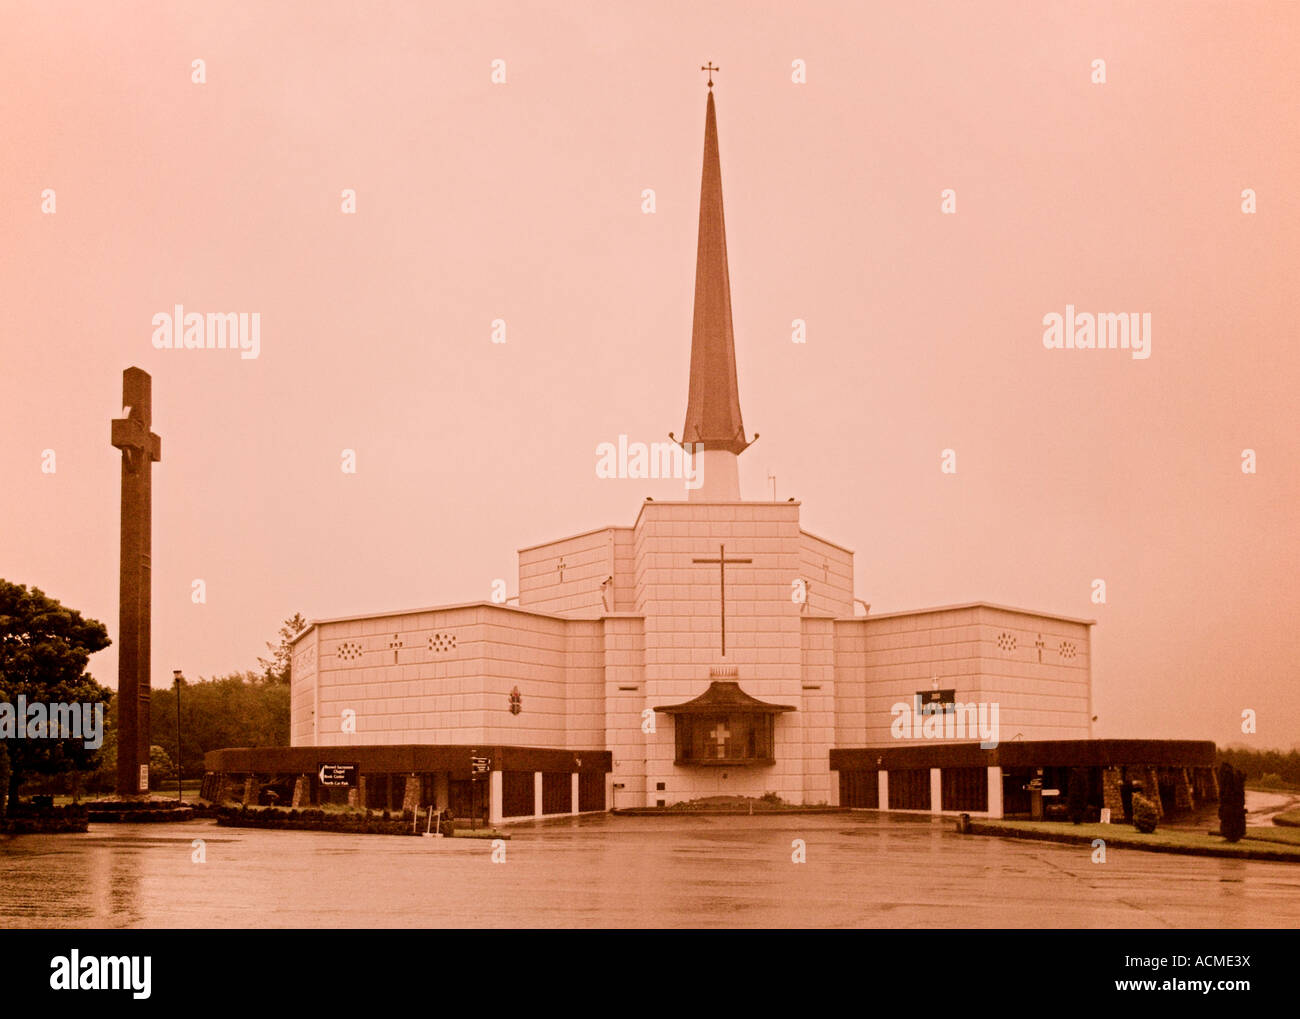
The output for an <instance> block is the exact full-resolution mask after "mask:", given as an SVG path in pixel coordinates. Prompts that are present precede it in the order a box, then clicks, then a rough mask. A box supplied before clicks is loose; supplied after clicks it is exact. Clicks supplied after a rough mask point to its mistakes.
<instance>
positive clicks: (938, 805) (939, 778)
mask: <svg viewBox="0 0 1300 1019" xmlns="http://www.w3.org/2000/svg"><path fill="white" fill-rule="evenodd" d="M942 812H943V769H942V768H931V769H930V813H931V814H939V813H942Z"/></svg>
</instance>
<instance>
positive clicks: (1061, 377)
mask: <svg viewBox="0 0 1300 1019" xmlns="http://www.w3.org/2000/svg"><path fill="white" fill-rule="evenodd" d="M610 6H611V5H603V4H590V5H586V4H577V3H566V4H548V5H543V4H503V5H479V4H475V5H456V6H453V5H449V4H444V5H437V6H435V5H432V4H423V3H420V4H417V3H392V4H365V5H360V4H330V3H320V2H311V3H274V4H225V3H222V4H188V3H187V4H184V5H177V4H173V3H147V4H129V5H119V4H115V5H104V4H98V3H80V4H56V3H40V4H32V3H23V4H17V3H14V2H13V0H5V2H3V3H0V25H2V26H3V31H0V124H3V125H4V130H3V132H2V133H0V134H2V140H0V180H3V187H2V188H0V223H2V226H0V343H2V344H3V348H2V350H3V369H2V374H0V406H2V407H3V421H4V430H5V436H6V439H5V442H4V443H3V445H0V471H2V472H3V473H2V474H0V476H2V477H4V478H5V489H6V497H5V498H4V500H3V502H2V503H0V576H3V577H5V579H7V580H10V581H14V582H19V583H26V584H29V585H36V586H38V587H40V588H42V589H43V590H44V591H46V592H47V593H48V594H50V595H53V596H54V597H57V598H59V599H60V600H62V601H64V602H65V603H66V604H69V605H71V606H73V607H75V608H77V609H79V610H81V611H83V612H84V613H86V614H88V615H90V616H93V617H95V618H98V619H100V620H102V621H103V622H104V623H105V624H106V625H107V626H108V627H109V631H110V633H111V634H112V635H113V636H114V637H116V626H117V555H118V550H117V529H118V473H119V462H120V458H119V454H118V452H117V451H116V450H115V449H113V448H112V447H111V446H110V444H109V421H110V419H111V418H113V417H116V416H119V415H120V413H121V408H120V405H119V398H120V393H121V373H122V370H123V369H124V368H126V367H128V366H129V365H139V366H140V367H142V368H144V369H145V370H146V371H148V372H149V373H151V374H152V376H153V380H154V381H153V389H154V408H155V409H154V430H155V431H156V432H158V433H159V434H160V435H161V436H162V450H163V458H162V462H161V463H159V464H158V465H156V466H155V468H154V532H153V541H154V571H153V581H154V592H153V613H154V616H153V620H154V621H153V626H154V630H153V633H154V641H153V666H154V675H153V680H154V683H155V684H163V683H168V682H170V676H171V670H172V669H173V668H176V667H179V668H183V669H184V670H185V671H186V674H187V675H189V676H190V677H191V678H194V677H197V676H210V675H213V674H219V673H225V672H230V671H234V670H237V669H245V668H251V667H254V666H255V664H256V658H257V656H258V654H259V653H262V652H263V650H264V648H263V643H264V642H265V641H266V640H269V639H271V638H272V637H273V636H274V634H275V631H276V629H277V627H278V626H279V623H280V620H281V619H282V618H283V617H285V616H286V615H289V614H291V613H292V612H294V611H301V612H302V613H304V615H307V616H309V617H329V616H336V615H347V614H355V613H363V612H371V611H380V610H388V609H400V608H413V607H420V606H427V605H435V604H439V603H445V602H461V601H472V600H485V599H487V598H488V597H489V594H490V588H491V584H492V581H493V580H494V579H495V578H498V577H502V578H506V579H507V580H508V582H509V588H510V591H511V593H513V592H514V591H515V590H516V589H517V586H516V581H515V578H516V566H515V558H514V550H515V549H516V548H519V547H522V546H526V545H530V544H533V543H536V542H539V541H543V540H546V539H549V538H553V537H559V536H562V535H565V534H570V533H574V532H578V531H582V530H585V529H588V528H592V527H596V526H600V525H604V524H610V523H613V524H630V523H631V522H632V521H633V519H634V517H635V514H636V510H637V507H638V505H639V503H640V501H641V500H642V498H643V497H644V496H646V495H652V496H654V497H656V498H659V499H666V498H680V497H681V495H682V493H681V488H680V483H676V484H675V483H674V482H671V481H649V482H647V481H636V480H602V479H598V478H597V477H596V473H595V461H596V457H595V447H596V445H597V444H598V443H600V442H606V441H610V442H616V441H617V439H618V436H619V435H620V434H627V435H628V436H629V437H630V438H631V439H632V440H634V441H637V440H639V441H645V442H650V441H657V440H659V439H662V438H664V437H665V434H666V433H667V432H668V431H669V430H676V429H679V428H680V427H681V423H682V418H683V414H684V411H685V405H686V389H687V377H686V372H687V365H688V361H689V356H690V333H691V305H692V299H693V293H694V290H693V279H694V254H695V229H696V215H697V203H698V199H699V174H700V158H701V144H702V135H703V124H704V98H705V89H704V77H703V75H701V74H700V73H699V72H698V71H697V70H696V68H697V67H699V65H700V64H702V63H704V62H705V61H706V60H712V61H713V62H714V63H716V64H718V65H720V66H721V68H722V71H721V73H720V74H718V76H717V78H716V81H717V88H716V94H717V103H718V124H719V134H720V142H721V156H722V173H723V188H724V194H725V198H726V215H727V228H728V248H729V254H730V261H731V282H732V302H733V310H734V316H735V330H736V347H737V357H738V361H739V376H740V392H741V405H742V408H743V410H744V415H745V423H746V425H747V426H748V428H749V430H750V431H758V432H760V433H762V438H761V440H760V441H759V442H758V443H757V444H756V445H754V446H753V447H752V448H751V449H750V450H748V451H747V452H746V453H745V454H744V455H743V456H742V457H741V483H742V488H743V490H744V493H745V495H746V496H747V497H749V498H768V497H770V491H771V488H770V483H769V482H768V481H767V475H768V473H769V472H770V473H775V474H776V475H777V495H778V497H779V498H780V499H782V500H784V499H786V498H788V497H790V496H795V497H797V498H799V499H800V500H802V502H803V525H804V527H805V528H807V529H808V530H810V531H812V532H814V533H816V534H819V535H822V536H824V537H827V538H829V539H831V540H833V541H837V542H839V543H842V544H844V545H846V546H848V547H850V548H852V549H853V550H854V551H855V552H856V566H857V587H858V595H859V596H860V597H862V598H864V599H866V600H867V601H869V602H871V603H872V606H873V611H890V610H895V609H906V608H915V607H921V606H927V605H942V604H949V603H954V602H962V601H970V600H988V601H993V602H998V603H1004V604H1010V605H1016V606H1023V607H1026V608H1034V609H1041V610H1044V611H1050V612H1059V613H1063V614H1066V615H1073V616H1083V617H1088V618H1096V619H1097V620H1098V623H1099V625H1098V626H1097V627H1096V629H1095V630H1094V636H1093V650H1094V660H1093V678H1094V706H1095V710H1096V712H1097V714H1098V715H1099V716H1100V717H1099V722H1098V725H1097V735H1099V736H1135V735H1152V736H1162V737H1189V738H1190V737H1196V738H1211V739H1215V740H1218V741H1220V742H1238V743H1244V744H1247V745H1252V746H1257V747H1290V746H1292V745H1294V744H1296V743H1297V742H1300V724H1298V723H1297V719H1298V718H1300V683H1298V682H1297V679H1298V678H1300V667H1298V666H1297V658H1298V653H1300V638H1298V637H1297V633H1298V632H1300V629H1298V628H1297V625H1296V618H1295V617H1296V613H1297V610H1298V609H1300V595H1297V583H1296V578H1297V575H1300V535H1298V534H1297V526H1296V522H1297V517H1298V516H1300V513H1298V510H1297V507H1298V506H1300V476H1298V474H1297V470H1296V464H1297V462H1298V461H1300V441H1298V439H1297V429H1296V420H1297V414H1296V407H1297V405H1298V397H1297V394H1298V392H1300V354H1298V353H1297V349H1296V338H1297V327H1296V323H1297V321H1298V320H1300V315H1298V312H1300V308H1297V304H1298V303H1300V302H1298V301H1297V296H1296V295H1297V288H1296V270H1297V268H1298V267H1300V243H1298V236H1300V233H1298V230H1297V224H1300V206H1298V203H1297V198H1296V181H1297V180H1300V138H1298V133H1297V131H1296V127H1295V118H1296V111H1297V109H1300V79H1297V77H1296V73H1295V54H1296V53H1298V52H1300V6H1297V5H1294V4H1290V3H1281V2H1277V3H1233V4H1205V3H1198V4H1186V3H1144V4H1141V5H1133V4H1089V5H1086V7H1085V6H1084V5H1076V4H1063V3H1017V4H988V3H982V4H978V5H968V4H964V3H960V4H959V3H945V4H910V3H909V4H901V3H900V4H895V5H889V6H880V5H873V7H872V9H870V10H863V9H862V7H863V6H864V5H858V4H843V5H809V4H797V5H796V4H785V5H778V4H766V5H754V4H752V3H751V4H743V3H719V4H711V5H708V6H707V8H706V9H701V7H702V5H700V4H698V3H696V2H691V3H671V4H657V5H653V6H652V7H645V6H643V5H642V6H637V7H633V6H630V5H626V6H624V7H623V11H622V12H616V11H611V10H610V9H609V8H610ZM196 58H202V59H203V60H205V61H206V64H207V79H208V80H207V83H206V84H204V85H195V84H192V83H191V80H190V76H191V61H192V60H194V59H196ZM1096 58H1102V59H1104V60H1105V61H1106V68H1107V82H1106V84H1104V85H1094V84H1092V83H1091V81H1090V74H1091V68H1090V65H1091V62H1092V61H1093V60H1094V59H1096ZM495 59H501V60H505V61H506V67H507V82H506V84H504V85H493V84H492V83H491V80H490V73H491V62H492V61H493V60H495ZM796 59H801V60H804V61H806V65H807V84H804V85H798V84H794V83H792V82H791V62H792V61H793V60H796ZM45 188H53V189H55V191H56V193H57V212H56V213H55V214H54V215H45V214H42V212H41V192H42V189H45ZM344 188H354V189H355V190H356V192H357V196H358V198H357V201H358V206H357V207H358V211H357V214H356V215H343V214H341V213H340V192H341V191H342V189H344ZM643 188H654V189H655V191H656V195H657V211H656V212H655V214H653V215H645V214H643V213H642V211H641V192H642V189H643ZM944 188H953V189H955V190H956V192H957V214H956V215H955V216H946V215H942V214H941V213H940V192H941V191H942V190H943V189H944ZM1244 188H1253V189H1254V190H1255V191H1256V193H1257V195H1258V213H1257V214H1255V215H1243V214H1242V212H1241V197H1240V196H1241V191H1242V189H1244ZM177 303H180V304H184V305H185V306H186V307H187V309H189V310H194V311H204V312H207V311H246V312H254V311H256V312H260V313H261V317H262V340H261V356H260V357H259V358H258V359H256V360H242V359H240V358H239V357H238V355H237V354H234V353H231V352H229V351H218V350H210V351H192V350H189V351H186V350H182V351H159V350H155V349H153V347H152V345H151V342H150V337H151V334H152V325H151V319H152V316H153V315H154V314H155V313H156V312H160V311H164V310H170V309H171V308H172V306H173V305H175V304H177ZM1067 303H1071V304H1074V305H1076V306H1077V307H1078V308H1079V309H1080V310H1087V311H1092V312H1133V311H1138V312H1150V313H1151V316H1152V337H1153V342H1152V355H1151V357H1150V359H1149V360H1145V361H1139V360H1133V359H1132V358H1131V357H1130V356H1129V354H1128V353H1127V352H1123V351H1095V350H1094V351H1078V350H1045V349H1044V347H1043V344H1042V333H1043V325H1042V318H1043V316H1044V315H1045V314H1047V313H1049V312H1053V311H1055V312H1058V313H1060V312H1063V311H1064V308H1065V305H1066V304H1067ZM496 318H504V319H505V320H506V322H507V328H508V333H507V336H508V339H507V342H506V343H505V344H493V343H491V342H490V338H489V337H490V325H491V322H492V320H493V319H496ZM795 318H802V319H805V320H806V321H807V323H808V341H807V343H806V344H804V345H796V344H793V343H791V341H790V323H791V321H792V320H793V319H795ZM1248 447H1249V448H1253V449H1255V450H1256V451H1257V455H1258V463H1259V472H1258V474H1256V475H1254V476H1250V475H1245V474H1243V473H1242V471H1241V469H1240V462H1241V452H1242V450H1243V449H1245V448H1248ZM344 448H352V449H355V450H356V453H357V459H358V471H357V474H356V475H354V476H350V475H345V474H343V473H342V472H341V471H340V469H339V464H340V452H341V450H343V449H344ZM944 448H952V449H955V450H956V452H957V458H958V460H957V462H958V473H957V475H956V476H945V475H943V474H941V473H940V471H939V463H940V451H941V450H942V449H944ZM45 449H53V450H55V453H56V457H57V473H56V474H53V475H48V474H43V473H42V471H41V462H42V459H41V457H42V451H43V450H45ZM195 578H201V579H203V580H204V581H205V582H206V585H207V603H206V604H203V605H195V604H193V603H192V602H191V598H190V592H191V582H192V581H193V580H194V579H195ZM1093 578H1103V579H1105V581H1106V583H1107V587H1108V601H1107V604H1105V605H1093V604H1091V602H1090V600H1089V594H1090V583H1091V581H1092V580H1093ZM115 654H116V648H110V649H109V650H107V651H105V652H103V653H101V654H99V655H97V656H95V658H93V659H92V664H91V671H92V673H93V674H94V675H95V677H96V678H97V679H99V680H100V681H101V682H104V683H106V684H108V685H110V686H114V685H116V671H117V664H116V657H115ZM1247 708H1250V709H1253V710H1255V711H1256V712H1258V733H1257V734H1256V735H1254V736H1243V735H1242V734H1241V731H1240V720H1241V712H1242V710H1243V709H1247Z"/></svg>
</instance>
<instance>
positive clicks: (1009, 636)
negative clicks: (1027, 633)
mask: <svg viewBox="0 0 1300 1019" xmlns="http://www.w3.org/2000/svg"><path fill="white" fill-rule="evenodd" d="M998 647H1000V648H1001V649H1002V650H1003V651H1014V650H1015V649H1016V635H1015V634H1014V633H1007V631H1006V630H1003V631H1002V632H1001V633H999V634H998Z"/></svg>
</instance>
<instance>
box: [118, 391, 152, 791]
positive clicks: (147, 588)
mask: <svg viewBox="0 0 1300 1019" xmlns="http://www.w3.org/2000/svg"><path fill="white" fill-rule="evenodd" d="M122 406H123V407H125V408H127V414H126V417H124V418H115V419H114V420H113V433H112V441H113V445H114V446H116V447H117V448H118V449H120V450H121V451H122V538H121V542H122V544H121V563H120V567H119V574H118V600H119V609H118V641H117V646H118V651H117V696H118V708H117V793H118V795H119V796H138V795H139V794H141V793H147V792H148V791H149V771H148V768H149V665H150V661H149V649H150V619H151V611H150V606H151V597H152V591H153V586H152V583H151V577H150V574H151V571H152V562H151V560H150V556H151V554H152V541H151V532H152V529H153V520H152V503H153V493H152V487H151V477H152V474H153V471H152V468H153V465H154V464H155V463H157V462H158V461H159V460H161V459H162V440H161V439H159V438H158V436H156V435H155V434H154V433H153V432H151V431H150V430H149V426H150V425H151V424H152V423H153V393H152V381H151V380H150V378H149V375H148V373H147V372H144V371H142V370H141V369H139V368H128V369H127V370H126V371H124V372H123V373H122Z"/></svg>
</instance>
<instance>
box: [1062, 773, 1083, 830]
mask: <svg viewBox="0 0 1300 1019" xmlns="http://www.w3.org/2000/svg"><path fill="white" fill-rule="evenodd" d="M1088 781H1089V774H1088V769H1087V768H1071V769H1070V785H1069V788H1068V789H1067V790H1066V793H1065V796H1066V801H1065V802H1066V810H1067V811H1068V813H1069V815H1070V821H1071V822H1072V823H1074V824H1082V823H1083V822H1084V820H1085V819H1086V818H1087V816H1088Z"/></svg>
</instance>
